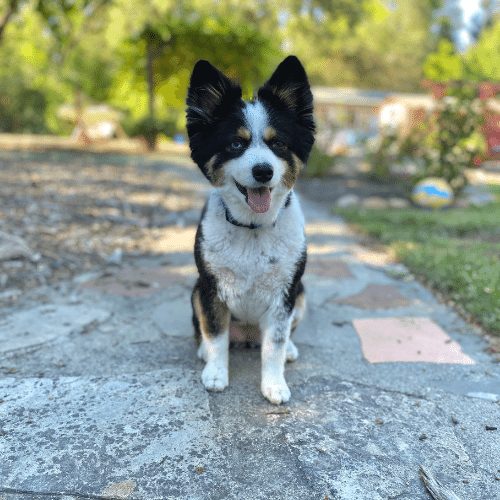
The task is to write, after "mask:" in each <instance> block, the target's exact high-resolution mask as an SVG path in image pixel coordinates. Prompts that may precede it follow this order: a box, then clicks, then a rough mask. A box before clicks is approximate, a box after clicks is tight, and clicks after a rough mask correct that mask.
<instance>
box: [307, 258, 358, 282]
mask: <svg viewBox="0 0 500 500" xmlns="http://www.w3.org/2000/svg"><path fill="white" fill-rule="evenodd" d="M306 273H307V274H315V275H317V276H321V277H323V278H336V279H348V278H353V275H352V273H351V271H350V269H349V266H348V265H347V264H346V263H345V262H342V261H341V260H338V259H332V258H312V259H310V260H309V262H308V263H307V266H306Z"/></svg>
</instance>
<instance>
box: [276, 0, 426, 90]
mask: <svg viewBox="0 0 500 500" xmlns="http://www.w3.org/2000/svg"><path fill="white" fill-rule="evenodd" d="M298 4H299V5H300V7H298V10H299V11H300V13H298V14H297V15H292V16H290V18H289V21H288V22H287V24H286V26H285V40H286V41H287V42H288V45H287V50H289V51H291V52H294V53H297V55H298V56H299V57H302V58H303V59H304V61H306V63H307V65H308V66H307V69H308V70H309V72H310V74H311V77H312V79H313V80H314V81H315V82H317V83H318V84H324V85H339V86H357V87H362V88H381V89H394V90H408V91H412V90H413V91H414V90H419V86H420V81H421V80H422V76H423V73H422V64H423V62H424V60H425V57H426V56H427V54H428V53H429V52H430V51H431V50H433V49H434V45H435V40H434V37H433V36H432V34H431V33H430V26H431V24H432V10H433V8H434V3H432V2H427V1H419V2H415V1H413V0H400V1H398V2H391V4H392V5H389V2H384V1H382V0H362V1H358V0H350V1H349V0H345V1H343V2H325V1H311V2H307V5H308V6H309V7H308V8H307V7H304V2H298ZM318 9H319V10H318Z"/></svg>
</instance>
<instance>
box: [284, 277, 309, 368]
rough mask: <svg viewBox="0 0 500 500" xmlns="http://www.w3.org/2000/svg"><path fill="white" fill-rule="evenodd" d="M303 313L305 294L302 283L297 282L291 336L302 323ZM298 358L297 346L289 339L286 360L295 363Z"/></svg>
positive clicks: (304, 309)
mask: <svg viewBox="0 0 500 500" xmlns="http://www.w3.org/2000/svg"><path fill="white" fill-rule="evenodd" d="M305 312H306V294H305V289H304V285H303V284H302V281H299V283H298V285H297V298H296V299H295V306H294V308H293V313H292V331H291V334H293V332H294V331H295V329H296V328H297V326H298V324H299V323H300V322H301V321H302V319H303V317H304V314H305ZM298 357H299V350H298V349H297V346H296V345H295V344H294V343H293V340H292V339H291V337H290V338H289V339H288V342H287V345H286V360H287V361H290V362H291V361H295V360H296V359H297V358H298Z"/></svg>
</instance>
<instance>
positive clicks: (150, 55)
mask: <svg viewBox="0 0 500 500" xmlns="http://www.w3.org/2000/svg"><path fill="white" fill-rule="evenodd" d="M153 59H154V49H153V47H152V44H151V42H148V44H147V46H146V79H147V82H148V108H149V118H150V119H151V121H152V122H154V119H155V82H154V75H153Z"/></svg>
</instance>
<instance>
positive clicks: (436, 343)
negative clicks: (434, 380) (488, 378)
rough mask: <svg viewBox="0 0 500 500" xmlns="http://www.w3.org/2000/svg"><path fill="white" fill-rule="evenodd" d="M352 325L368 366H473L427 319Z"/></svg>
mask: <svg viewBox="0 0 500 500" xmlns="http://www.w3.org/2000/svg"><path fill="white" fill-rule="evenodd" d="M353 324H354V327H355V329H356V332H357V333H358V335H359V338H360V339H361V348H362V350H363V355H364V357H365V358H366V359H367V361H369V362H370V363H387V362H398V361H403V362H427V363H451V364H464V365H469V364H474V360H473V359H472V358H470V357H469V356H467V355H466V354H464V353H463V352H462V349H461V347H460V344H459V343H458V342H455V341H454V340H452V339H451V337H450V336H449V335H448V334H447V333H446V332H445V331H444V330H442V329H441V328H440V327H439V326H438V325H437V324H436V323H434V321H432V320H431V319H430V318H418V317H415V318H412V317H404V318H365V319H355V320H354V321H353Z"/></svg>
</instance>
